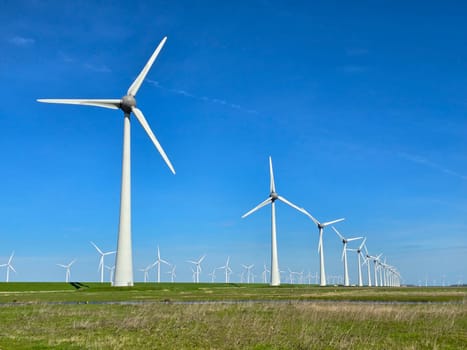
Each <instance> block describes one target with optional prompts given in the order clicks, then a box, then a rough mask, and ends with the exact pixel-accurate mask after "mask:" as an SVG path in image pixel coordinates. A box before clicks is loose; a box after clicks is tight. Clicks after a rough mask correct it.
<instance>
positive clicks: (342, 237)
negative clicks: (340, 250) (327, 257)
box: [331, 226, 345, 240]
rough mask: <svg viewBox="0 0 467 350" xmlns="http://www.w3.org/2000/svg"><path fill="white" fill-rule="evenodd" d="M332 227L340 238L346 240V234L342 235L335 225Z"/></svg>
mask: <svg viewBox="0 0 467 350" xmlns="http://www.w3.org/2000/svg"><path fill="white" fill-rule="evenodd" d="M331 228H332V229H333V230H334V232H336V233H337V235H338V236H339V238H340V239H342V240H345V238H344V236H342V235H341V234H340V233H339V231H337V229H336V228H335V227H334V226H331Z"/></svg>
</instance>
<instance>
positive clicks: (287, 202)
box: [277, 196, 306, 215]
mask: <svg viewBox="0 0 467 350" xmlns="http://www.w3.org/2000/svg"><path fill="white" fill-rule="evenodd" d="M277 199H279V200H280V201H281V202H284V203H285V204H287V205H288V206H291V207H292V208H294V209H296V210H298V211H299V212H301V213H303V214H305V215H306V211H305V210H304V209H303V208H300V207H299V206H297V205H295V204H293V203H292V202H290V201H288V200H287V199H285V198H284V197H282V196H277Z"/></svg>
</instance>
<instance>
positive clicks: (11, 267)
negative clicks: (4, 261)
mask: <svg viewBox="0 0 467 350" xmlns="http://www.w3.org/2000/svg"><path fill="white" fill-rule="evenodd" d="M8 267H9V268H10V269H12V270H13V271H14V272H15V273H16V270H15V268H14V267H13V266H12V265H8Z"/></svg>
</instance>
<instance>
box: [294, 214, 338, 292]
mask: <svg viewBox="0 0 467 350" xmlns="http://www.w3.org/2000/svg"><path fill="white" fill-rule="evenodd" d="M301 211H302V212H304V213H305V214H306V215H307V216H308V217H309V218H310V219H311V220H312V221H313V222H314V223H315V225H316V226H317V227H318V230H319V242H318V253H319V273H320V282H319V285H320V286H322V287H324V286H326V271H325V269H324V250H323V230H324V228H325V227H326V226H329V225H332V224H335V223H338V222H341V221H343V220H345V219H344V218H341V219H337V220H333V221H329V222H323V223H321V222H319V221H318V220H317V219H316V218H314V217H313V216H312V215H311V214H310V213H309V212H307V211H306V210H305V209H303V208H301Z"/></svg>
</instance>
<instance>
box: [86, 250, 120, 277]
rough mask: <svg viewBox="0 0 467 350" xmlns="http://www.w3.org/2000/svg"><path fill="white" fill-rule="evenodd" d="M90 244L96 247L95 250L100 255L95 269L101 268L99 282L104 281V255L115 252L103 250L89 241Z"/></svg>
mask: <svg viewBox="0 0 467 350" xmlns="http://www.w3.org/2000/svg"><path fill="white" fill-rule="evenodd" d="M91 244H92V245H93V246H94V248H96V250H97V252H98V253H99V254H100V256H101V258H100V259H99V267H98V268H97V271H99V270H101V283H104V265H105V264H104V257H105V256H106V255H110V254H115V252H103V251H102V250H100V249H99V247H98V246H97V245H96V244H95V243H94V242H92V241H91Z"/></svg>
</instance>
